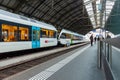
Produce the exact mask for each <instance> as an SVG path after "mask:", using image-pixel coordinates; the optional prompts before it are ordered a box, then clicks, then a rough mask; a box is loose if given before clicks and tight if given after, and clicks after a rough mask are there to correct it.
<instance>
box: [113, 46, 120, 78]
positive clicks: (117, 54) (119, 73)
mask: <svg viewBox="0 0 120 80" xmlns="http://www.w3.org/2000/svg"><path fill="white" fill-rule="evenodd" d="M112 52H113V53H112V71H113V74H114V77H115V79H116V80H120V63H119V59H120V49H118V48H115V47H113V49H112Z"/></svg>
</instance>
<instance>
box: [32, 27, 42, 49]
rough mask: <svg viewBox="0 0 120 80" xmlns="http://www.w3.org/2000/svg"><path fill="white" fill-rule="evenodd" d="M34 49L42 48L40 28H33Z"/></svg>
mask: <svg viewBox="0 0 120 80" xmlns="http://www.w3.org/2000/svg"><path fill="white" fill-rule="evenodd" d="M32 48H40V28H38V27H35V26H32Z"/></svg>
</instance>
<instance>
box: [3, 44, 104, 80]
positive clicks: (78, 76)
mask: <svg viewBox="0 0 120 80" xmlns="http://www.w3.org/2000/svg"><path fill="white" fill-rule="evenodd" d="M85 47H86V46H83V47H80V48H78V49H76V50H73V51H71V52H68V53H66V54H64V55H62V56H59V57H56V58H54V59H52V60H49V61H47V62H45V63H42V64H40V65H37V66H35V67H33V68H31V69H28V70H26V71H23V72H21V73H19V74H16V75H14V76H11V77H9V78H6V79H4V80H29V79H30V78H31V77H34V76H35V75H37V74H39V73H41V72H42V71H44V70H45V69H48V68H49V67H51V66H52V65H54V64H56V63H58V62H60V61H61V60H63V59H66V57H69V56H71V55H73V54H75V53H76V52H79V51H81V50H83V48H85ZM52 69H54V68H52ZM30 80H46V79H40V78H39V76H38V79H30ZM47 80H105V77H104V74H103V72H102V71H101V70H99V69H98V68H97V46H96V45H93V46H90V47H89V48H87V49H86V50H85V51H83V52H82V53H81V54H79V55H78V56H77V57H75V58H74V59H72V60H71V61H70V62H69V63H67V64H66V65H65V66H63V67H62V68H60V70H58V71H56V72H55V73H54V74H52V75H51V76H50V77H48V78H47Z"/></svg>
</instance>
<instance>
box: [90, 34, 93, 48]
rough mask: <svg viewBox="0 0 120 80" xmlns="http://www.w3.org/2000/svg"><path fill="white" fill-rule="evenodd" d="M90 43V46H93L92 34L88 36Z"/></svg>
mask: <svg viewBox="0 0 120 80" xmlns="http://www.w3.org/2000/svg"><path fill="white" fill-rule="evenodd" d="M90 43H91V46H93V34H92V35H91V36H90Z"/></svg>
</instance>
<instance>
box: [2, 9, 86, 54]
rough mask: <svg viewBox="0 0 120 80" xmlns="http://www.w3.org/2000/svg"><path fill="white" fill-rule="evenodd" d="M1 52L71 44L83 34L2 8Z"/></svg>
mask: <svg viewBox="0 0 120 80" xmlns="http://www.w3.org/2000/svg"><path fill="white" fill-rule="evenodd" d="M0 26H1V27H0V53H6V52H13V51H21V50H29V49H37V48H44V47H51V46H57V45H58V43H60V44H62V45H67V46H70V45H71V44H74V43H79V42H81V41H82V40H83V37H84V36H83V35H80V34H78V33H74V32H71V31H69V30H65V29H62V30H61V32H60V33H59V36H58V30H57V29H56V28H55V26H53V25H50V24H47V23H44V22H40V21H37V20H35V19H31V18H28V17H25V16H22V15H18V14H14V13H11V12H8V11H4V10H0Z"/></svg>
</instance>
